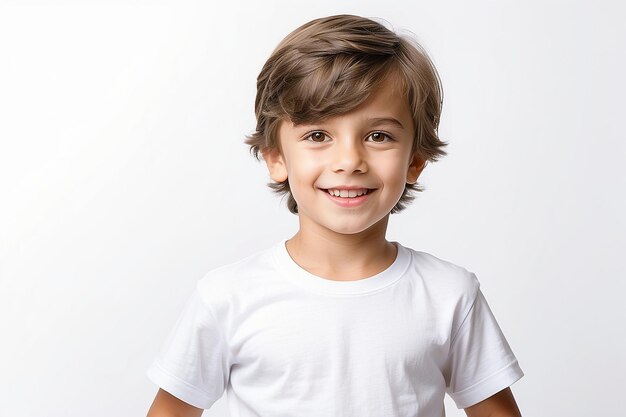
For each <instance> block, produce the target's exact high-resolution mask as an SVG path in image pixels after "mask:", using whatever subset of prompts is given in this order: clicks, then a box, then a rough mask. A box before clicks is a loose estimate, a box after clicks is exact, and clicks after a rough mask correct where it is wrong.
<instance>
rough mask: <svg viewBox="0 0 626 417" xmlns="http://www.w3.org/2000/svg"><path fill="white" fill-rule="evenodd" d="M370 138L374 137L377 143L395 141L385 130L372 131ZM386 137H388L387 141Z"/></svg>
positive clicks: (373, 139) (373, 140)
mask: <svg viewBox="0 0 626 417" xmlns="http://www.w3.org/2000/svg"><path fill="white" fill-rule="evenodd" d="M368 138H372V142H376V143H385V142H390V141H393V138H392V137H391V136H389V135H388V134H386V133H383V132H372V133H370V134H369V136H368ZM385 138H386V139H388V140H387V141H385Z"/></svg>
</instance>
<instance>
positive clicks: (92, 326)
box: [0, 0, 626, 417]
mask: <svg viewBox="0 0 626 417" xmlns="http://www.w3.org/2000/svg"><path fill="white" fill-rule="evenodd" d="M622 4H623V3H622V2H619V1H615V2H606V1H585V2H583V1H517V2H513V1H466V2H461V1H459V2H450V1H428V2H426V1H411V2H408V1H404V2H394V1H344V2H338V1H326V0H318V1H315V2H303V3H300V2H294V1H282V2H281V1H267V0H265V1H249V2H238V1H228V2H210V1H198V2H186V1H180V0H171V1H128V0H127V1H121V0H120V1H108V2H106V1H87V0H83V1H39V2H33V1H2V2H1V3H0V140H1V142H0V193H1V194H0V199H1V201H0V221H1V223H0V415H2V416H13V417H21V416H28V417H31V416H32V417H65V416H84V415H88V416H91V417H105V416H106V417H109V416H144V415H145V414H146V413H147V410H148V408H149V406H150V404H151V403H152V400H153V398H154V395H155V393H156V391H157V387H156V386H154V385H153V384H152V383H151V382H150V381H149V380H148V379H147V378H146V376H145V371H146V369H147V367H148V366H149V364H150V363H151V362H152V360H153V358H154V356H155V355H156V353H157V350H158V349H159V347H160V346H161V345H162V343H163V342H164V339H165V336H166V335H167V333H168V332H169V331H170V329H171V328H172V326H173V325H174V323H175V321H176V319H177V317H178V315H179V313H180V312H181V309H182V307H183V303H184V302H185V301H186V300H187V298H188V296H189V294H190V293H191V291H192V289H193V288H194V286H195V283H196V281H197V280H199V279H200V278H202V276H203V275H204V274H205V273H206V272H207V271H209V270H210V269H212V268H215V267H217V266H220V265H222V264H225V263H228V262H232V261H235V260H238V259H240V258H242V257H244V256H247V255H249V254H252V253H253V252H256V251H258V250H261V249H263V248H266V247H268V246H269V245H271V244H273V243H275V242H277V241H278V240H279V239H282V238H285V237H289V236H292V235H293V234H294V233H295V232H296V231H297V218H296V217H295V216H294V215H292V214H291V213H289V212H288V211H287V209H286V207H285V201H284V200H283V201H282V202H281V200H280V198H278V197H277V196H276V195H274V194H273V193H272V192H271V190H270V189H269V188H268V187H267V186H266V183H267V182H268V181H269V176H268V174H267V171H266V168H265V165H264V163H263V162H258V161H256V160H255V159H254V158H253V157H252V156H251V155H250V154H249V152H248V148H247V146H246V145H245V144H244V143H243V140H244V138H245V135H246V134H249V133H251V132H252V131H253V130H254V126H255V119H254V111H253V105H254V96H255V83H256V76H257V75H258V72H259V71H260V69H261V67H262V65H263V63H264V62H265V60H266V59H267V58H268V56H269V55H270V53H271V52H272V50H273V48H274V47H275V46H276V44H277V43H278V42H279V41H280V40H281V39H282V38H283V37H284V36H285V35H286V34H287V33H288V32H290V31H291V30H293V29H295V28H296V27H297V26H299V25H301V24H303V23H305V22H307V21H309V20H311V19H313V18H317V17H321V16H327V15H331V14H338V13H351V14H358V15H362V16H367V17H375V18H381V19H385V20H386V21H388V22H389V24H390V25H391V27H393V28H394V29H396V30H397V31H399V32H400V33H405V34H411V33H412V34H413V35H412V36H415V38H416V39H417V40H418V41H419V42H421V43H422V44H423V45H424V47H425V48H426V50H427V51H428V53H429V54H430V56H431V57H432V59H433V61H434V63H435V65H436V66H437V68H438V70H439V73H440V76H441V79H442V82H443V89H444V107H443V114H442V121H441V127H440V132H439V133H440V136H441V137H442V139H443V140H445V141H448V142H449V143H450V145H449V146H448V148H447V151H448V153H449V155H448V156H446V157H444V158H443V159H442V160H440V161H439V162H437V163H434V164H430V165H428V167H427V168H426V170H425V171H424V173H423V174H422V176H421V177H420V182H421V183H422V184H423V185H424V186H425V188H426V191H425V192H423V193H421V194H419V195H418V197H417V199H416V200H415V201H414V202H413V204H412V205H411V206H410V208H408V209H407V210H405V211H404V212H402V213H401V214H397V215H392V217H391V220H390V227H389V230H388V236H387V238H388V240H397V241H400V242H401V243H403V244H404V245H405V246H409V247H412V248H414V249H416V250H422V251H426V252H429V253H432V254H434V255H435V256H438V257H440V258H442V259H446V260H449V261H451V262H454V263H457V264H459V265H462V266H464V267H466V268H467V269H469V270H471V271H473V272H475V273H476V275H477V276H478V278H479V280H480V281H481V285H482V289H483V292H484V294H485V296H486V297H487V300H488V301H489V304H490V306H491V308H492V310H493V311H494V313H495V315H496V317H497V319H498V321H499V323H500V326H501V327H502V329H503V331H504V333H505V335H506V337H507V339H508V340H509V343H510V344H511V346H512V348H513V350H514V352H515V354H516V355H517V357H518V359H519V362H520V365H521V367H522V369H523V370H524V372H525V373H526V376H525V377H524V378H522V379H521V380H520V381H519V382H517V383H516V384H514V385H513V386H512V389H513V392H514V394H515V396H516V398H517V401H518V404H519V406H520V408H521V410H522V411H523V414H524V416H525V417H529V416H563V417H565V416H567V417H578V416H580V417H583V416H584V417H589V416H618V415H624V414H623V410H622V395H623V391H624V388H625V387H626V378H625V375H626V365H625V361H624V352H626V326H625V325H624V319H626V313H625V312H626V309H625V307H624V294H625V292H626V285H625V284H624V281H625V278H626V267H625V262H624V252H625V249H626V225H625V220H624V213H626V196H625V190H626V170H625V168H624V165H625V163H626V146H625V144H624V143H625V140H624V139H625V138H624V133H623V125H622V124H623V121H624V97H625V93H626V88H625V83H624V74H626V60H625V52H624V51H625V49H626V48H625V47H624V39H625V38H626V29H625V28H624V25H623V18H624V6H623V5H622ZM225 405H226V402H225V397H222V398H221V399H220V400H219V401H218V402H217V403H216V404H215V405H214V407H213V408H212V409H210V410H209V411H207V412H205V415H206V416H215V417H217V416H221V417H225V416H228V411H227V409H226V406H225ZM446 408H447V413H448V416H453V417H454V416H464V415H465V414H464V412H463V411H462V410H457V409H456V407H455V406H454V404H453V402H451V401H450V400H449V399H447V400H446ZM321 417H326V416H321Z"/></svg>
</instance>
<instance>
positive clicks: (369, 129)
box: [263, 81, 425, 280]
mask: <svg viewBox="0 0 626 417" xmlns="http://www.w3.org/2000/svg"><path fill="white" fill-rule="evenodd" d="M398 97H399V94H398V93H397V92H396V89H395V84H394V83H392V82H391V81H387V82H386V83H385V84H383V85H381V87H380V88H379V89H377V91H375V92H374V93H373V94H372V95H371V96H370V98H369V99H368V100H367V101H366V102H364V103H363V104H362V105H361V106H359V107H357V108H356V109H354V110H353V111H351V112H349V113H345V114H342V115H340V116H336V117H333V118H329V119H327V120H326V121H324V122H323V123H316V124H310V125H298V126H296V125H294V124H293V123H291V122H290V121H286V120H285V121H282V122H281V124H280V127H279V139H280V147H281V150H282V152H279V151H278V150H272V151H265V152H263V156H264V159H265V161H266V164H267V167H268V170H269V172H270V177H271V178H272V179H273V180H274V181H279V182H280V181H285V180H286V179H287V178H289V186H290V188H291V192H292V194H293V196H294V199H295V200H296V202H297V203H298V211H299V213H298V218H299V224H300V227H299V230H298V232H297V233H296V234H295V235H294V236H293V237H292V238H291V239H289V240H288V241H287V243H286V246H287V251H288V252H289V254H290V255H291V257H292V258H293V259H294V261H295V262H296V263H298V264H299V265H300V266H302V267H303V268H304V269H306V270H307V271H309V272H311V273H313V274H315V275H318V276H320V277H323V278H327V279H331V280H356V279H362V278H365V277H369V276H372V275H375V274H377V273H379V272H381V271H383V270H384V269H386V268H387V267H388V266H389V265H391V264H392V263H393V261H394V259H395V257H396V249H395V247H394V246H393V245H392V244H391V243H390V242H388V241H387V240H386V239H385V233H386V230H387V223H388V221H389V214H390V211H391V209H392V208H393V207H394V206H395V204H396V203H397V202H398V200H399V199H400V197H401V196H402V193H403V191H404V187H405V183H411V184H414V183H415V182H417V179H418V177H419V175H420V173H421V172H422V170H423V168H424V166H425V161H424V160H423V159H420V158H419V157H418V156H417V155H411V154H410V151H411V146H412V142H413V134H414V133H413V132H414V126H413V119H412V117H411V113H410V111H409V107H408V104H407V103H405V100H403V99H398ZM388 120H397V122H398V123H394V122H390V121H388ZM376 133H378V134H376ZM339 185H359V186H364V187H366V188H376V191H374V192H373V193H372V192H370V193H369V194H368V201H367V202H366V203H365V204H364V205H361V206H360V207H354V208H344V207H340V206H338V205H336V204H335V203H333V202H332V201H331V200H330V199H329V198H328V195H327V194H328V193H327V192H326V191H324V190H321V189H320V188H334V187H337V186H339Z"/></svg>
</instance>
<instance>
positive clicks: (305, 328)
mask: <svg viewBox="0 0 626 417" xmlns="http://www.w3.org/2000/svg"><path fill="white" fill-rule="evenodd" d="M441 97H442V93H441V88H440V83H439V78H438V76H437V72H436V70H435V68H434V67H433V65H432V63H431V61H430V59H429V58H428V57H427V55H426V53H425V52H424V51H423V49H422V48H421V47H419V45H417V44H415V43H413V42H412V41H409V40H407V39H404V38H401V37H398V36H397V35H396V34H395V33H393V32H392V31H390V30H388V29H386V28H385V27H384V26H382V25H380V24H379V23H376V22H374V21H372V20H369V19H365V18H361V17H357V16H349V15H340V16H332V17H328V18H323V19H317V20H314V21H311V22H309V23H307V24H305V25H303V26H301V27H300V28H298V29H296V30H295V31H294V32H292V33H291V34H290V35H288V36H287V37H286V38H285V39H284V40H283V41H282V42H281V43H280V44H279V45H278V47H277V48H276V50H275V51H274V52H273V54H272V56H271V57H270V58H269V59H268V61H267V62H266V64H265V66H264V67H263V70H262V71H261V74H260V75H259V78H258V81H257V97H256V115H257V129H256V132H255V133H254V134H253V135H251V136H250V137H249V138H248V139H247V141H246V143H247V144H248V145H250V147H251V151H252V153H253V154H254V156H256V157H257V158H258V157H259V153H260V154H262V156H263V159H264V160H265V162H266V164H267V167H268V169H269V173H270V177H271V178H272V180H274V181H275V183H271V184H270V186H271V187H272V188H273V189H274V190H275V191H277V192H278V193H282V194H286V195H287V196H288V207H289V209H290V211H291V212H293V213H295V214H297V215H298V218H299V226H300V227H299V230H298V232H297V233H296V234H295V235H294V236H292V237H291V238H290V239H288V240H287V239H284V240H282V241H280V242H278V243H277V244H275V245H274V246H272V247H270V248H267V249H265V250H262V251H260V252H257V253H255V254H253V255H251V256H248V257H246V258H245V259H242V260H240V261H238V262H235V263H232V264H229V265H225V266H222V267H220V268H217V269H214V270H212V271H210V272H209V273H208V274H207V275H206V276H204V277H203V278H202V279H201V280H199V282H198V285H197V288H196V291H195V292H194V293H193V295H192V296H191V299H190V300H189V303H188V305H187V307H186V309H185V311H184V312H183V314H182V315H181V316H180V319H179V321H178V323H177V324H176V326H175V328H174V329H173V330H172V331H171V333H170V335H169V337H168V339H167V340H166V342H165V344H164V346H163V348H162V349H161V351H160V353H159V355H158V356H157V358H156V360H155V361H154V363H153V364H152V366H151V367H150V369H149V370H148V373H147V375H148V376H149V378H150V379H151V380H152V381H153V382H155V383H156V384H157V385H158V386H159V387H160V390H159V392H158V393H157V396H156V398H155V400H154V403H153V404H152V407H151V408H150V411H149V413H148V416H149V417H159V416H200V415H201V414H202V410H203V409H208V408H209V407H211V405H212V404H213V403H214V402H215V401H216V400H217V399H218V398H220V396H221V395H222V394H223V392H224V390H226V392H227V401H228V406H229V409H230V415H231V416H232V417H252V416H255V417H256V416H263V417H308V416H311V417H339V416H345V417H349V416H355V417H357V416H358V417H366V416H372V417H385V416H390V417H391V416H394V417H395V416H397V417H400V416H402V417H405V416H406V417H408V416H411V417H426V416H428V417H434V416H436V417H442V416H444V415H445V411H444V395H445V393H448V394H449V395H450V396H451V397H452V399H453V400H454V401H455V403H456V405H457V406H458V407H459V408H464V409H465V411H466V413H467V415H468V416H470V417H487V416H491V417H495V416H501V417H503V416H519V415H520V413H519V410H518V408H517V406H516V403H515V400H514V398H513V395H512V394H511V391H510V389H509V388H508V387H509V386H510V385H511V384H513V383H514V382H515V381H517V380H518V379H519V378H521V377H522V376H523V373H522V370H521V369H520V367H519V365H518V363H517V360H516V358H515V356H514V355H513V353H512V351H511V349H510V347H509V345H508V343H507V341H506V339H505V338H504V336H503V334H502V332H501V330H500V328H499V326H498V324H497V322H496V320H495V319H494V316H493V314H492V312H491V311H490V309H489V306H488V304H487V302H486V301H485V298H484V297H483V294H482V292H481V291H480V288H479V282H478V280H477V278H476V276H475V275H474V274H473V273H472V272H469V271H468V270H466V269H465V268H463V267H460V266H457V265H454V264H452V263H450V262H447V261H444V260H441V259H439V258H437V257H435V256H433V255H430V254H428V253H425V252H420V251H416V250H413V249H410V248H408V247H405V246H403V245H401V244H400V243H398V242H389V241H387V240H386V239H385V233H386V229H387V223H388V220H389V215H390V214H391V213H395V212H398V211H400V210H402V209H403V208H404V206H405V204H406V203H407V202H408V201H410V200H411V199H412V198H414V197H413V196H410V195H409V192H410V191H422V190H421V189H420V188H419V187H418V186H417V185H416V184H417V179H418V177H419V175H420V173H421V172H422V170H423V169H424V167H425V165H426V163H427V161H436V160H437V158H438V157H440V156H443V155H445V154H446V152H444V151H443V149H442V148H443V147H444V146H445V145H446V143H444V142H442V141H440V140H439V138H438V137H437V128H438V124H439V116H440V112H441Z"/></svg>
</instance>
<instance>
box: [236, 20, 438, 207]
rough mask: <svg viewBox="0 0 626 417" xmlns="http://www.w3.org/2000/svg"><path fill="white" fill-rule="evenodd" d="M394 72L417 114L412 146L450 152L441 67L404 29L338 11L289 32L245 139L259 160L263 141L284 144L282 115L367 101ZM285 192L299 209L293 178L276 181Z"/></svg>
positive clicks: (408, 187) (426, 154)
mask: <svg viewBox="0 0 626 417" xmlns="http://www.w3.org/2000/svg"><path fill="white" fill-rule="evenodd" d="M389 76H393V77H394V79H395V80H396V81H398V82H399V86H400V88H401V90H400V91H402V92H403V93H404V96H405V98H406V100H407V103H408V105H409V108H410V109H411V112H412V114H413V124H414V126H415V127H416V128H415V137H414V140H413V146H412V150H411V154H412V155H413V154H414V153H416V152H417V153H418V155H419V156H420V157H421V158H423V159H424V160H425V161H433V162H434V161H437V160H438V159H439V158H440V157H442V156H445V155H447V153H446V152H445V151H444V150H443V147H445V146H447V145H448V144H447V143H446V142H443V141H441V140H440V139H439V136H438V132H437V130H438V127H439V118H440V115H441V108H442V104H443V101H442V100H443V91H442V88H441V81H440V79H439V75H438V73H437V70H436V69H435V66H434V65H433V63H432V61H431V60H430V58H429V57H428V55H427V53H426V51H425V50H424V49H423V48H422V46H421V45H419V43H417V41H415V40H413V39H411V38H408V37H404V36H400V35H398V34H396V33H395V32H393V31H391V30H389V29H387V28H386V27H385V26H383V25H382V24H380V23H378V22H375V21H373V20H371V19H367V18H364V17H359V16H353V15H337V16H330V17H325V18H320V19H315V20H312V21H310V22H308V23H305V24H304V25H302V26H300V27H299V28H297V29H296V30H294V31H293V32H291V33H290V34H289V35H287V37H285V39H283V40H282V41H281V42H280V43H279V44H278V46H277V47H276V49H275V50H274V52H273V53H272V55H271V56H270V57H269V59H268V60H267V62H266V63H265V65H264V66H263V69H262V70H261V73H260V74H259V76H258V78H257V94H256V100H255V113H256V120H257V125H256V131H255V132H254V133H252V134H251V135H249V136H247V138H246V140H245V143H246V144H247V145H249V146H250V152H251V153H252V154H253V155H254V157H255V158H256V159H258V160H260V159H261V155H262V152H263V150H264V149H267V150H272V149H277V150H278V151H281V150H280V142H279V139H278V127H279V125H280V122H281V121H282V120H284V119H290V120H291V121H292V122H293V123H294V124H300V123H310V122H318V121H321V120H323V119H325V118H328V117H332V116H336V115H340V114H343V113H347V112H349V111H350V110H353V109H354V108H356V107H357V106H359V104H361V103H363V102H364V101H365V100H367V98H368V97H369V96H370V94H371V93H372V92H373V91H374V90H375V89H376V88H377V87H378V86H379V85H380V84H381V83H382V82H383V81H384V80H385V79H386V78H387V77H389ZM268 186H269V187H270V188H272V189H273V190H274V191H275V192H276V193H278V194H279V195H287V196H288V202H287V207H288V208H289V211H291V212H292V213H294V214H297V213H298V205H297V203H296V201H295V199H294V198H293V195H292V194H291V189H290V188H289V180H288V179H287V180H286V181H283V182H270V183H268ZM423 190H424V189H423V188H422V187H421V186H420V185H419V184H417V183H416V184H408V183H407V184H405V188H404V192H403V193H402V197H400V200H398V202H397V203H396V205H395V206H394V207H393V209H392V210H391V213H396V212H399V211H401V210H403V209H404V208H405V207H406V205H407V204H408V203H409V202H411V201H412V200H413V199H414V198H415V196H414V195H413V194H412V193H411V192H421V191H423Z"/></svg>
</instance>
